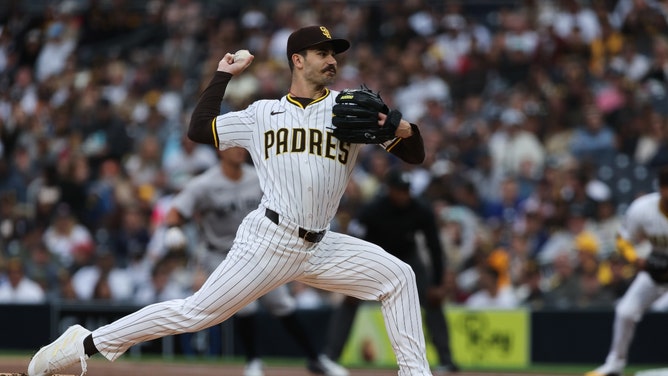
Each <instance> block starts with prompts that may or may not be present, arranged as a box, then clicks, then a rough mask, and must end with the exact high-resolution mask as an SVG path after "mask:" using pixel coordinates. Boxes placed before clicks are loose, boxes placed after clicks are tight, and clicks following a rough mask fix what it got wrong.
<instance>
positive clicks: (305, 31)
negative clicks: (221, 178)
mask: <svg viewBox="0 0 668 376" xmlns="http://www.w3.org/2000/svg"><path fill="white" fill-rule="evenodd" d="M349 46H350V43H349V42H348V41H347V40H345V39H336V38H332V36H331V35H330V33H329V31H328V30H327V29H326V28H325V27H323V26H309V27H304V28H301V29H299V30H296V31H295V32H293V33H292V34H291V35H290V36H289V37H288V42H287V57H288V62H289V64H290V69H291V70H292V81H291V84H290V91H289V93H288V94H287V95H285V96H283V97H281V98H280V99H273V100H258V101H256V102H253V103H252V104H250V105H249V106H248V107H247V108H246V109H244V110H241V111H235V112H228V113H226V114H223V115H219V108H220V103H221V101H222V98H223V95H224V94H225V89H226V87H227V84H228V82H229V80H230V79H231V78H232V77H233V76H234V75H237V74H239V73H241V72H242V71H244V69H246V68H247V67H248V66H249V65H250V63H251V62H252V60H253V57H252V56H251V57H249V58H247V59H239V60H237V61H234V55H233V54H231V53H228V54H226V55H225V56H224V57H223V58H222V59H221V60H220V62H219V63H218V70H217V72H216V73H215V75H214V77H213V78H212V80H211V82H210V83H209V85H208V86H207V87H206V88H205V89H204V91H203V92H202V94H201V96H200V98H199V100H198V102H197V105H196V107H195V110H194V111H193V115H192V118H191V121H190V126H189V129H188V136H189V137H190V138H191V139H192V140H194V141H196V142H200V143H209V144H213V145H215V146H216V147H218V148H219V149H226V148H230V147H234V146H239V147H243V148H244V149H246V150H248V151H249V152H250V155H251V158H252V159H253V162H254V164H255V168H256V169H257V170H258V175H259V177H260V185H261V187H262V191H263V196H262V200H261V202H260V206H259V207H258V209H256V210H253V211H252V212H250V213H249V214H248V215H247V216H246V217H245V218H244V220H243V223H242V224H241V226H240V227H239V230H238V231H237V235H236V238H235V240H234V244H233V245H232V248H231V249H230V252H229V254H228V255H227V258H225V260H224V261H223V262H222V263H221V264H220V265H219V266H218V268H217V269H216V270H215V271H214V272H213V273H212V274H211V276H210V277H209V278H208V279H207V281H206V282H205V283H204V285H203V286H202V287H201V289H200V290H198V291H197V292H195V293H194V294H193V295H192V296H190V297H187V298H185V299H180V300H170V301H165V302H160V303H155V304H152V305H149V306H146V307H144V308H142V309H140V310H139V311H137V312H135V313H131V314H129V315H127V316H125V317H122V318H120V319H118V320H116V321H114V322H112V323H110V324H107V325H105V326H102V327H100V328H98V329H95V330H94V331H93V332H90V331H89V330H87V329H85V328H83V327H81V326H79V325H74V326H72V327H70V328H68V330H67V331H65V333H63V334H62V335H61V336H60V337H59V338H57V339H56V340H55V341H54V342H53V343H51V344H49V345H47V346H45V347H43V348H42V349H40V350H39V351H38V352H37V353H36V354H35V356H34V357H33V358H32V361H31V362H30V364H29V366H28V374H29V375H30V376H41V375H50V374H53V373H56V372H57V371H59V370H61V369H63V368H64V367H67V366H70V365H72V364H76V363H78V362H80V363H81V366H82V367H83V368H84V371H85V366H86V359H88V357H89V356H91V355H92V354H95V353H97V352H100V353H101V354H102V355H103V356H104V357H105V358H107V359H109V360H112V361H113V360H115V359H117V358H118V357H119V356H121V355H122V354H123V353H124V352H126V351H127V350H128V349H129V348H130V347H131V346H133V345H135V344H137V343H140V342H143V341H148V340H153V339H156V338H160V337H163V336H167V335H173V334H180V333H184V332H194V331H198V330H202V329H204V328H207V327H210V326H212V325H216V324H218V323H220V322H222V321H224V320H227V319H228V318H230V317H231V316H232V315H234V313H236V312H237V311H239V310H240V309H241V308H243V307H244V306H246V305H247V304H248V303H250V302H252V301H254V300H256V299H257V298H259V297H261V296H262V295H264V294H266V293H267V292H269V291H271V290H273V289H275V288H276V287H278V286H280V285H283V284H286V283H288V282H290V281H300V282H302V283H305V284H307V285H310V286H312V287H315V288H320V289H323V290H327V291H332V292H336V293H341V294H344V295H350V296H353V297H356V298H358V299H362V300H377V301H380V302H381V310H382V313H383V317H384V319H385V323H386V329H387V332H388V337H389V340H390V342H391V344H392V348H393V350H394V353H395V355H396V360H397V363H398V366H399V375H400V376H408V375H411V376H425V375H431V370H430V368H429V363H428V361H427V356H426V348H425V337H424V333H423V330H422V315H421V312H420V303H419V299H418V292H417V287H416V280H415V273H414V272H413V270H412V269H411V267H410V266H409V265H408V264H406V263H405V262H403V261H401V260H399V259H398V258H397V257H395V256H392V255H391V254H389V253H388V252H385V251H384V250H383V249H382V248H380V247H379V246H377V245H374V244H372V243H369V242H367V241H364V240H361V239H358V238H354V237H352V236H349V235H345V234H340V233H337V232H334V231H330V229H329V226H330V222H331V220H332V218H333V217H334V215H335V214H336V212H337V208H338V205H339V202H340V200H341V197H342V196H343V193H344V191H345V189H346V185H347V184H348V181H349V179H350V177H351V174H352V171H353V169H354V163H355V161H356V159H357V156H358V154H359V152H360V150H361V148H362V147H363V146H364V145H357V144H349V143H343V142H339V141H338V140H337V139H336V138H335V137H334V135H333V134H332V131H331V127H332V106H333V105H334V102H335V97H336V95H337V93H336V92H333V91H330V90H329V89H328V86H329V85H330V84H332V83H333V82H334V80H335V78H336V73H337V61H336V59H335V57H334V56H335V54H338V53H341V52H344V51H345V50H347V49H348V48H349ZM386 118H387V116H386V115H384V114H382V113H379V114H378V123H379V126H382V125H383V124H384V123H385V120H386ZM395 134H396V138H395V139H394V140H390V141H387V142H386V143H384V144H380V147H384V148H385V149H386V150H388V151H390V152H392V153H394V154H395V155H397V156H398V157H400V158H401V159H402V160H404V161H405V162H408V163H414V164H417V163H422V162H423V161H424V158H425V153H424V145H423V142H422V137H421V136H420V133H419V130H418V128H417V126H416V125H414V124H410V123H408V122H407V121H406V120H404V119H401V121H400V123H399V125H398V127H397V130H396V132H395Z"/></svg>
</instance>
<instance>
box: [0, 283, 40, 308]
mask: <svg viewBox="0 0 668 376" xmlns="http://www.w3.org/2000/svg"><path fill="white" fill-rule="evenodd" d="M45 300H46V296H45V294H44V290H42V287H41V286H40V285H39V284H37V282H35V281H32V280H30V279H28V278H26V277H23V278H21V280H20V281H19V283H18V285H16V286H12V285H11V283H9V282H6V283H3V284H2V285H0V303H19V304H39V303H43V302H44V301H45Z"/></svg>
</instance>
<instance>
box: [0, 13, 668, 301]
mask: <svg viewBox="0 0 668 376" xmlns="http://www.w3.org/2000/svg"><path fill="white" fill-rule="evenodd" d="M38 3H39V4H40V6H34V7H31V6H29V5H30V4H31V2H29V1H28V2H25V1H18V0H14V1H6V2H4V5H2V6H1V7H0V87H1V89H0V139H1V141H2V143H0V156H1V157H2V158H1V159H0V270H1V271H0V301H2V302H24V303H30V302H44V301H48V300H53V299H68V300H79V301H102V300H109V301H126V302H136V303H142V304H143V303H150V302H153V301H156V300H162V299H167V298H171V297H179V296H186V295H188V294H189V293H190V292H191V291H192V290H193V289H196V288H197V287H198V286H199V284H201V283H202V280H203V278H204V277H205V276H203V275H202V273H201V272H200V271H198V270H193V268H191V267H190V262H189V259H190V255H189V254H188V253H184V254H169V253H165V252H164V250H163V249H162V244H161V243H162V241H161V239H160V236H161V234H162V233H161V231H160V228H161V226H162V222H161V221H162V217H163V215H164V213H165V210H166V208H167V207H168V205H169V198H170V197H171V196H172V195H173V194H174V193H175V192H178V190H179V189H180V187H182V186H183V184H184V183H185V182H187V181H188V180H189V179H190V178H192V177H193V176H195V175H197V174H198V173H200V172H202V171H204V170H205V169H206V168H208V167H210V166H212V165H214V164H216V163H217V156H216V153H215V151H214V150H212V149H211V148H210V147H209V146H204V145H198V144H194V143H192V142H190V141H189V140H187V138H186V137H185V130H186V128H187V124H188V121H189V114H190V112H191V111H192V107H193V105H194V103H195V101H196V99H197V95H198V93H199V90H200V89H201V88H202V87H203V86H204V85H205V84H206V83H207V82H208V80H209V79H210V78H211V76H212V74H213V72H214V71H215V69H216V66H217V63H218V61H219V60H220V59H221V58H222V57H223V56H224V54H225V53H226V52H234V51H236V50H238V49H242V48H243V49H249V50H250V51H251V52H252V53H253V54H254V55H255V61H254V62H253V65H252V66H251V67H250V68H249V70H248V71H246V72H244V74H243V75H241V76H239V77H236V78H234V79H233V80H232V82H231V83H230V85H229V87H228V90H227V94H226V96H225V100H224V101H223V104H222V106H221V111H230V110H235V109H240V108H243V107H244V106H245V105H247V104H248V103H250V102H251V101H253V100H255V99H258V98H278V97H280V96H282V95H284V94H286V90H287V88H288V87H289V82H288V80H289V77H290V74H289V70H288V65H287V60H286V58H285V44H286V40H287V37H288V35H289V34H290V32H291V31H293V30H295V29H296V28H298V27H300V26H304V25H311V24H323V25H326V26H327V27H328V28H329V29H330V30H331V31H332V34H334V35H336V36H340V37H344V38H347V39H349V40H350V41H351V42H352V47H351V49H350V50H349V51H347V52H346V53H344V54H342V55H340V56H337V58H338V61H339V72H338V80H337V82H336V83H335V85H334V87H333V89H336V90H339V89H343V88H356V87H359V86H360V85H361V84H363V83H364V84H366V85H367V86H368V87H370V88H372V89H373V90H376V91H379V92H380V93H381V96H382V97H383V99H384V100H385V101H386V102H388V104H389V105H390V107H392V108H397V109H399V110H400V111H401V112H402V113H403V115H404V118H406V119H407V120H409V121H411V122H414V123H417V124H419V125H420V127H421V132H422V135H423V138H424V140H425V146H426V149H427V160H426V162H425V163H424V164H422V165H419V166H406V165H402V164H400V163H399V161H398V159H395V158H394V157H393V156H392V155H391V154H389V153H386V152H385V151H383V150H382V149H380V148H378V147H376V146H371V145H370V146H368V148H365V149H364V152H363V154H362V155H361V160H360V161H359V163H358V166H357V169H356V171H355V174H354V177H353V179H352V181H351V184H350V186H349V187H348V190H347V192H346V194H345V196H344V198H343V200H342V202H341V207H340V211H339V214H338V215H337V217H336V220H335V222H334V223H332V228H333V229H336V230H337V231H342V232H346V231H347V226H348V224H349V223H350V221H351V220H352V219H353V218H354V216H355V209H356V208H359V205H360V204H362V203H364V202H367V201H368V200H370V199H371V198H373V197H374V196H375V195H376V193H378V191H379V190H380V189H383V183H384V180H383V179H384V176H385V174H386V172H387V171H388V170H389V169H391V168H401V169H404V170H406V171H407V172H409V173H410V175H411V178H412V182H411V193H412V194H413V195H414V196H416V197H419V198H421V199H425V200H428V201H429V202H430V203H431V205H432V207H433V209H434V211H435V213H436V215H437V218H438V221H439V222H438V225H439V226H440V234H441V240H442V242H443V244H444V248H445V253H446V256H447V266H446V269H447V270H446V273H445V275H446V278H445V280H444V288H446V289H447V292H448V296H447V303H448V304H458V305H466V306H469V307H508V308H511V307H522V306H527V307H530V308H532V309H542V308H551V309H609V308H611V307H612V306H613V305H614V303H615V301H616V300H617V299H618V298H619V297H621V295H622V294H623V292H624V291H625V289H626V287H627V286H628V284H629V283H630V280H631V279H632V278H633V276H634V274H635V272H636V270H635V269H634V267H633V265H632V264H630V263H628V262H627V261H626V260H625V259H624V258H622V257H620V255H619V254H618V253H617V252H615V231H616V230H617V228H618V226H619V224H620V221H621V216H622V214H623V212H624V209H625V208H626V206H627V205H628V204H629V203H630V201H631V200H632V199H633V198H634V197H637V196H638V195H640V194H643V193H647V192H650V191H652V190H654V189H655V184H654V183H653V171H654V169H655V168H656V167H657V166H660V165H663V164H666V163H668V144H667V143H666V137H667V136H668V133H667V128H666V126H667V124H668V123H667V121H668V120H667V117H668V96H667V95H666V89H668V86H667V85H668V38H667V37H666V36H667V35H668V1H665V0H664V1H659V0H517V1H497V2H484V1H463V0H460V1H455V0H442V1H429V0H389V1H374V0H365V1H354V0H350V1H342V0H337V1H325V0H309V1H276V2H271V1H269V2H261V1H246V2H242V3H239V2H231V1H230V2H227V1H218V2H215V1H205V0H201V1H200V0H149V1H146V2H134V1H129V0H114V1H103V0H89V1H83V0H81V1H77V0H62V1H55V0H54V1H43V2H38ZM193 232H196V231H193ZM191 235H192V236H196V234H194V235H193V234H191ZM640 249H641V250H642V247H641V248H640ZM191 251H194V250H191ZM425 261H426V262H429V260H425ZM292 287H293V291H294V293H295V295H296V296H297V298H298V301H299V302H300V304H302V307H305V308H313V307H319V306H322V305H327V304H330V303H331V302H332V301H333V300H335V297H331V296H328V295H325V294H324V293H322V292H319V291H313V290H312V289H309V288H308V287H305V286H302V285H299V284H294V285H293V286H292ZM664 305H665V304H664V303H661V302H659V304H657V309H660V308H662V307H663V306H664Z"/></svg>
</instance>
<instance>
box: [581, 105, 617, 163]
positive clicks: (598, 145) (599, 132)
mask: <svg viewBox="0 0 668 376" xmlns="http://www.w3.org/2000/svg"><path fill="white" fill-rule="evenodd" d="M570 148H571V152H572V153H573V156H574V157H576V158H578V159H579V160H581V161H590V162H592V163H594V164H595V165H596V166H599V165H601V164H602V163H605V162H606V161H610V160H612V157H613V155H614V153H615V150H616V140H615V133H614V131H613V130H612V129H611V128H610V127H609V126H608V125H607V124H606V123H605V119H604V118H603V116H602V114H601V112H600V111H599V110H598V109H596V108H595V107H592V106H590V107H588V108H587V109H586V110H585V112H584V119H583V123H582V125H580V126H578V128H577V129H576V130H575V132H574V133H573V138H572V139H571V144H570Z"/></svg>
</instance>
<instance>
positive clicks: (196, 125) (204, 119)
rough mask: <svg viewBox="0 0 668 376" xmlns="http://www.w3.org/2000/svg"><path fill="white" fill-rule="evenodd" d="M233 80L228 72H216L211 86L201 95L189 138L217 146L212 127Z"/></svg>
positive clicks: (191, 123) (190, 126)
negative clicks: (228, 85)
mask: <svg viewBox="0 0 668 376" xmlns="http://www.w3.org/2000/svg"><path fill="white" fill-rule="evenodd" d="M231 79H232V75H231V74H229V73H226V72H216V73H215V74H214V76H213V78H212V79H211V81H210V82H209V85H207V87H206V88H205V89H204V91H202V94H200V97H199V99H198V101H197V104H196V105H195V109H194V110H193V113H192V116H191V117H190V125H189V126H188V138H190V139H191V140H193V141H195V142H199V143H202V144H210V145H216V140H217V139H218V138H217V136H216V135H215V134H214V132H215V127H213V126H212V125H213V121H214V120H215V119H216V117H217V116H218V115H219V114H220V103H221V102H222V100H223V95H225V90H226V89H227V84H229V82H230V80H231ZM216 146H217V145H216Z"/></svg>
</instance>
